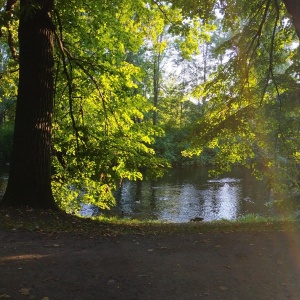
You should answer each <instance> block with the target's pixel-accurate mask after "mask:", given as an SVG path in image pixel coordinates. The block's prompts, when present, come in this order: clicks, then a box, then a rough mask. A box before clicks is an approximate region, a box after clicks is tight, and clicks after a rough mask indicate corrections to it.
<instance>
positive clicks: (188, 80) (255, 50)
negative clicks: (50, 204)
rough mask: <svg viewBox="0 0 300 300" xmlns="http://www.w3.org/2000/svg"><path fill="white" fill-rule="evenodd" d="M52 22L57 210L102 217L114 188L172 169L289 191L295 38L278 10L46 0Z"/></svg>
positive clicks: (3, 122)
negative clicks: (82, 206) (200, 169)
mask: <svg viewBox="0 0 300 300" xmlns="http://www.w3.org/2000/svg"><path fill="white" fill-rule="evenodd" d="M4 2H5V1H1V7H3V9H2V10H1V12H0V13H1V17H0V20H1V22H2V23H1V37H0V47H1V69H0V71H1V79H0V80H1V91H0V99H1V102H0V117H1V119H0V127H1V132H0V143H1V151H0V160H1V161H2V163H3V162H8V161H9V152H10V148H11V136H12V124H13V118H14V117H13V112H14V106H15V105H14V102H15V99H16V93H17V79H18V78H17V77H18V60H17V55H18V43H17V26H18V13H19V12H18V7H17V6H16V7H15V12H14V13H13V14H12V13H8V12H7V11H5V9H4V6H5V3H4ZM53 20H54V23H55V27H56V31H55V99H54V100H55V103H54V123H53V132H52V158H53V159H52V170H53V182H52V185H53V191H54V194H55V198H56V201H57V202H58V203H59V205H60V207H62V208H63V209H70V210H77V209H78V208H79V203H83V202H84V203H93V204H95V205H97V206H99V207H101V208H109V207H110V206H111V205H113V204H114V197H113V191H114V190H115V189H116V188H117V187H118V186H119V185H120V184H121V183H122V180H123V179H125V178H128V179H131V180H138V179H143V178H147V177H152V178H153V177H158V176H161V175H162V174H163V172H164V170H166V168H167V167H169V166H170V165H176V164H211V165H213V166H215V170H216V171H218V172H222V171H224V170H228V169H229V168H230V167H231V166H232V165H234V164H243V165H246V166H248V167H249V168H251V169H252V170H253V172H254V173H255V174H257V175H258V176H267V177H268V179H269V184H270V189H271V188H272V189H276V191H277V193H284V192H285V191H287V190H291V189H293V190H294V191H295V192H296V191H298V190H299V189H298V181H299V174H298V169H299V159H300V153H299V150H298V149H299V142H300V141H299V124H300V122H299V121H300V120H299V103H298V101H299V99H298V97H299V79H298V75H299V58H300V56H299V49H298V42H299V40H298V38H297V36H296V32H295V30H294V27H293V22H292V19H291V18H290V16H289V15H288V13H287V11H286V8H285V5H284V3H283V2H281V1H277V0H273V1H269V0H268V1H263V0H257V1H252V2H251V3H249V2H248V1H234V0H232V1H231V0H230V1H194V0H193V1H178V0H176V1H175V0H174V1H169V3H167V2H158V1H150V2H145V1H142V0H140V1H125V0H119V1H110V2H109V1H95V2H93V4H90V3H88V1H85V0H80V1H75V0H72V1H58V2H57V3H56V5H55V10H54V12H53ZM2 145H5V146H3V147H2ZM182 153H183V154H184V156H182ZM78 200H80V201H78Z"/></svg>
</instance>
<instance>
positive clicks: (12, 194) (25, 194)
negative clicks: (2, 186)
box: [0, 0, 57, 209]
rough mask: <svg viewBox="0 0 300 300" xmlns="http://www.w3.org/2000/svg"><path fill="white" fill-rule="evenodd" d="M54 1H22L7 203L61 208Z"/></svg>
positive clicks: (2, 204) (5, 196) (3, 204)
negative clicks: (56, 195) (56, 168)
mask: <svg viewBox="0 0 300 300" xmlns="http://www.w3.org/2000/svg"><path fill="white" fill-rule="evenodd" d="M53 5H54V4H53V0H34V1H32V0H20V11H21V15H20V23H19V31H18V35H19V52H20V53H19V63H20V74H19V87H18V97H17V106H16V117H15V130H14V139H13V150H12V161H11V167H10V175H9V181H8V186H7V189H6V192H5V195H4V197H3V200H2V202H1V203H0V204H1V206H29V207H33V208H45V209H56V208H57V206H56V204H55V201H54V199H53V195H52V190H51V161H50V160H51V124H52V111H53V95H54V81H53V74H54V59H53V35H54V26H53V23H52V21H51V11H52V9H53Z"/></svg>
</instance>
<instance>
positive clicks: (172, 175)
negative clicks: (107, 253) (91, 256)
mask: <svg viewBox="0 0 300 300" xmlns="http://www.w3.org/2000/svg"><path fill="white" fill-rule="evenodd" d="M0 174H1V175H0V198H1V196H2V195H3V193H4V190H5V187H6V182H7V178H8V175H7V173H0ZM269 194H270V192H269V191H268V190H267V188H266V184H265V183H264V182H262V181H259V180H256V179H255V178H253V177H252V176H250V174H249V171H248V170H244V169H241V168H239V169H236V170H234V171H233V172H231V173H228V174H225V175H223V176H220V177H218V178H209V177H208V170H207V168H176V169H173V170H171V171H169V172H168V173H167V174H166V175H165V176H164V177H163V178H162V179H160V180H158V181H142V182H141V181H140V182H131V181H124V182H123V185H122V188H121V189H119V190H118V191H117V193H116V195H115V196H116V199H117V206H116V207H115V208H113V209H112V210H111V212H110V214H112V215H121V214H122V212H123V214H124V216H125V217H128V218H137V219H153V220H161V221H168V222H175V223H179V222H189V221H190V220H191V219H192V218H195V217H203V218H204V220H205V221H212V220H220V219H228V220H235V219H237V218H238V217H240V216H243V215H247V214H259V215H264V216H269V215H274V211H273V210H272V208H270V207H268V206H266V203H268V202H269V201H270V199H269V198H270V197H269ZM99 213H100V212H99V211H98V210H97V209H96V208H94V207H90V206H84V207H83V209H82V214H83V215H85V216H91V215H96V214H99Z"/></svg>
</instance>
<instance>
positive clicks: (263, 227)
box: [0, 209, 300, 237]
mask: <svg viewBox="0 0 300 300" xmlns="http://www.w3.org/2000/svg"><path fill="white" fill-rule="evenodd" d="M0 229H5V230H12V231H14V230H24V231H39V232H44V233H71V234H84V235H90V236H103V237H109V236H120V235H128V234H135V235H158V234H159V235H168V234H184V233H207V232H208V233H214V232H224V233H226V232H262V231H278V230H289V231H291V230H298V229H300V222H299V221H295V220H292V219H288V218H285V219H265V218H262V217H257V216H255V215H249V216H246V217H243V218H241V219H239V220H236V221H228V220H221V221H214V222H190V223H180V224H174V223H162V222H157V221H155V222H154V221H138V220H129V219H117V218H103V217H97V218H93V219H86V218H82V217H78V216H74V215H67V214H64V213H60V212H53V211H43V210H31V209H7V210H0Z"/></svg>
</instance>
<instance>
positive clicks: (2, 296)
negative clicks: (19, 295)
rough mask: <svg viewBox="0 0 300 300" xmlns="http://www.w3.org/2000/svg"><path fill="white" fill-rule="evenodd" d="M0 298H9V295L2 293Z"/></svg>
mask: <svg viewBox="0 0 300 300" xmlns="http://www.w3.org/2000/svg"><path fill="white" fill-rule="evenodd" d="M0 299H11V296H9V295H6V294H3V295H0Z"/></svg>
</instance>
